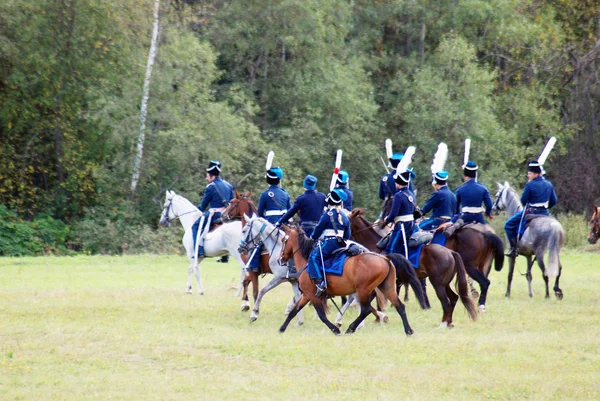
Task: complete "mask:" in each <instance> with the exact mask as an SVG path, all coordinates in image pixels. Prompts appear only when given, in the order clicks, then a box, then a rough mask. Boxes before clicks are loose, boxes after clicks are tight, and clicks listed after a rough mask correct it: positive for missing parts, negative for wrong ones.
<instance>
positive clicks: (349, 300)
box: [335, 294, 356, 327]
mask: <svg viewBox="0 0 600 401" xmlns="http://www.w3.org/2000/svg"><path fill="white" fill-rule="evenodd" d="M355 297H356V295H355V294H352V295H350V296H348V298H347V299H346V302H345V303H344V305H342V308H341V309H340V311H339V312H338V314H337V316H336V318H335V325H336V326H337V327H342V317H343V316H344V313H346V311H347V310H348V308H349V307H350V305H352V302H354V299H355Z"/></svg>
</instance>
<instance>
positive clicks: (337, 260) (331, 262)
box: [324, 252, 350, 276]
mask: <svg viewBox="0 0 600 401" xmlns="http://www.w3.org/2000/svg"><path fill="white" fill-rule="evenodd" d="M349 257H350V255H348V254H347V253H346V252H342V253H338V254H336V255H333V256H330V257H328V258H325V260H324V262H325V274H333V275H334V276H341V275H342V274H343V273H344V263H346V259H348V258H349Z"/></svg>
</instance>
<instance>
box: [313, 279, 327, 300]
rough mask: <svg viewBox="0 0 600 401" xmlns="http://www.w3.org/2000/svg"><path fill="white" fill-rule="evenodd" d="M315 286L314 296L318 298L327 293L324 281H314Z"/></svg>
mask: <svg viewBox="0 0 600 401" xmlns="http://www.w3.org/2000/svg"><path fill="white" fill-rule="evenodd" d="M315 284H316V286H317V292H316V293H315V296H316V297H317V298H319V297H320V296H321V295H323V294H325V292H326V291H327V282H326V281H325V279H322V280H315Z"/></svg>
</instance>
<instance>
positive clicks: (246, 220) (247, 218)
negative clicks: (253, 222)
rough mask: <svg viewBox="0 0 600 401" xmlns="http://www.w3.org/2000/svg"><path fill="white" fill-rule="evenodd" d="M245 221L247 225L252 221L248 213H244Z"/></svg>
mask: <svg viewBox="0 0 600 401" xmlns="http://www.w3.org/2000/svg"><path fill="white" fill-rule="evenodd" d="M243 217H244V221H245V222H246V223H247V222H248V221H249V220H250V217H248V215H247V214H246V213H244V216H243Z"/></svg>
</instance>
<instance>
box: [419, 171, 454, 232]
mask: <svg viewBox="0 0 600 401" xmlns="http://www.w3.org/2000/svg"><path fill="white" fill-rule="evenodd" d="M447 182H448V172H447V171H439V172H437V173H435V174H434V175H433V182H432V183H431V184H432V185H433V188H434V189H435V192H434V193H433V194H431V197H430V198H429V199H428V200H427V202H425V204H424V205H423V207H422V208H421V213H423V214H426V213H429V212H430V211H431V212H432V213H431V217H429V218H428V219H425V220H423V221H422V222H421V223H420V224H419V228H420V229H421V230H434V229H436V228H437V227H438V226H439V225H441V224H443V223H446V222H448V221H450V219H452V216H454V211H455V210H456V195H454V193H452V191H450V189H449V188H448V185H447Z"/></svg>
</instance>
